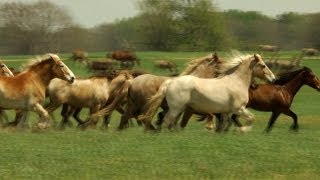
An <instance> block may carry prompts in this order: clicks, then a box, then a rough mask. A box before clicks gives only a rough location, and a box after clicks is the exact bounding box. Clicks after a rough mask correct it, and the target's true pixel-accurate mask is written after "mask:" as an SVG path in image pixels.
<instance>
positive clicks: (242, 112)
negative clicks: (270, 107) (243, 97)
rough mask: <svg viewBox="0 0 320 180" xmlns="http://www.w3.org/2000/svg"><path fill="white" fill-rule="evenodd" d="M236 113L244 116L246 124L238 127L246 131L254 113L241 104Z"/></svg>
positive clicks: (250, 124)
mask: <svg viewBox="0 0 320 180" xmlns="http://www.w3.org/2000/svg"><path fill="white" fill-rule="evenodd" d="M237 114H239V115H242V116H244V118H245V119H246V120H247V122H246V126H242V127H241V128H240V131H241V132H246V131H249V130H251V126H252V122H253V121H254V115H253V114H252V113H251V112H250V111H248V109H246V107H245V106H242V107H241V108H240V109H239V111H238V113H237Z"/></svg>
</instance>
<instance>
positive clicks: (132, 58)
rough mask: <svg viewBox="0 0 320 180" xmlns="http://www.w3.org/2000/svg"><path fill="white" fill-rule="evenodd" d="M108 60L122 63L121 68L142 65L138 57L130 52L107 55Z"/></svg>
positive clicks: (116, 52)
mask: <svg viewBox="0 0 320 180" xmlns="http://www.w3.org/2000/svg"><path fill="white" fill-rule="evenodd" d="M107 58H111V59H114V60H117V61H120V66H121V67H133V66H134V63H137V64H138V65H140V61H139V59H138V58H137V56H136V55H135V54H134V53H133V52H131V51H128V50H117V51H114V52H112V53H111V54H107Z"/></svg>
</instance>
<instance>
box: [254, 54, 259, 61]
mask: <svg viewBox="0 0 320 180" xmlns="http://www.w3.org/2000/svg"><path fill="white" fill-rule="evenodd" d="M253 57H254V61H255V62H259V61H260V55H258V54H254V55H253Z"/></svg>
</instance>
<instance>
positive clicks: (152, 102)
mask: <svg viewBox="0 0 320 180" xmlns="http://www.w3.org/2000/svg"><path fill="white" fill-rule="evenodd" d="M171 82H172V80H171V79H168V80H166V81H165V82H164V83H162V85H161V86H160V88H159V90H158V92H157V93H156V94H155V95H153V96H152V97H151V98H150V99H149V100H148V102H147V104H146V105H145V108H144V109H147V110H145V112H143V113H142V114H141V115H140V116H138V121H140V122H145V124H146V128H148V127H150V125H151V121H152V118H153V116H154V115H155V114H156V112H157V110H158V108H159V107H160V105H161V103H162V101H163V99H164V98H165V96H166V94H167V90H168V87H169V85H170V83H171Z"/></svg>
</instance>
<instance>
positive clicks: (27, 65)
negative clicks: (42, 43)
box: [22, 54, 51, 71]
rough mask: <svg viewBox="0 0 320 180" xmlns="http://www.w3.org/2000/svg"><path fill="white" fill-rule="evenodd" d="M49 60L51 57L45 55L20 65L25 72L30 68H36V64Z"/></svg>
mask: <svg viewBox="0 0 320 180" xmlns="http://www.w3.org/2000/svg"><path fill="white" fill-rule="evenodd" d="M49 59H51V56H50V55H49V54H46V55H44V56H37V57H35V58H33V59H30V60H29V61H28V62H27V63H25V64H24V65H22V68H23V69H24V70H25V71H27V70H30V69H31V68H32V67H35V66H37V65H38V64H41V63H44V62H45V61H47V60H49Z"/></svg>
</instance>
